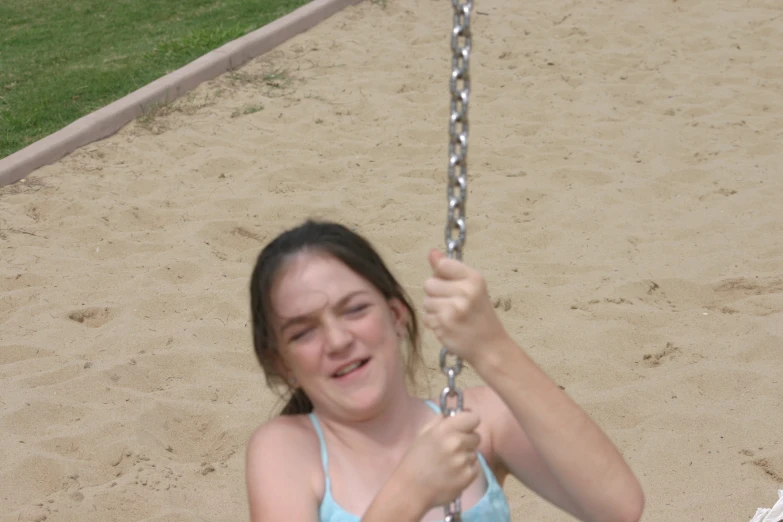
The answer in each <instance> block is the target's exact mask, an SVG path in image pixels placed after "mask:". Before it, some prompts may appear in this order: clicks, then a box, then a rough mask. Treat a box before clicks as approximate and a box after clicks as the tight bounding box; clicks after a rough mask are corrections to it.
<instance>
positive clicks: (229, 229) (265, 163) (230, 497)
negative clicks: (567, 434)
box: [0, 0, 783, 522]
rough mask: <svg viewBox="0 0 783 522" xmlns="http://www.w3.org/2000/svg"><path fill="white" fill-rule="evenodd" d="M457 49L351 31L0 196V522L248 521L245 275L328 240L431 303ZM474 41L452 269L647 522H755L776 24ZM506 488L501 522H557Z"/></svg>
mask: <svg viewBox="0 0 783 522" xmlns="http://www.w3.org/2000/svg"><path fill="white" fill-rule="evenodd" d="M384 4H385V5H384ZM451 21H452V19H451V7H450V3H449V2H432V1H430V2H414V1H413V0H389V1H388V2H366V3H364V4H362V5H359V6H355V7H350V8H348V9H346V10H344V11H343V12H341V13H339V14H337V15H335V16H334V17H332V18H330V19H328V20H326V21H325V22H323V23H322V24H320V25H319V26H318V27H316V28H315V29H313V30H311V31H309V32H307V33H304V34H302V35H300V36H298V37H296V38H294V39H292V40H290V41H288V42H287V43H285V44H284V45H282V46H281V47H279V48H277V49H276V50H274V51H273V52H271V53H269V54H267V55H264V56H261V57H259V58H257V59H255V60H253V61H252V62H250V63H249V64H248V65H247V66H246V67H243V68H241V69H238V70H236V71H232V72H230V73H227V74H225V75H223V76H221V77H219V78H217V79H215V80H213V81H210V82H208V83H206V84H204V85H202V86H201V87H199V88H198V89H197V90H195V91H194V92H192V93H191V94H190V95H188V96H185V97H184V98H181V99H179V100H177V101H176V102H174V103H172V104H170V105H166V106H161V107H157V108H155V109H154V110H151V111H149V113H148V114H147V115H145V116H144V117H143V118H141V119H139V120H138V121H136V122H134V123H131V124H129V125H128V126H126V127H125V128H123V129H122V130H121V131H120V132H119V133H117V134H116V135H114V136H112V137H111V138H109V139H106V140H103V141H100V142H97V143H93V144H90V145H88V146H85V147H83V148H82V149H80V150H78V151H76V152H75V153H73V154H71V155H69V156H68V157H66V158H64V159H63V160H61V161H59V162H58V163H56V164H53V165H50V166H47V167H44V168H41V169H39V170H38V171H36V172H35V173H33V174H32V175H30V176H29V177H28V178H26V179H25V180H24V181H23V182H19V183H16V184H14V185H10V186H7V187H5V188H2V189H0V252H2V255H1V256H0V406H1V408H0V448H2V449H0V521H2V522H11V521H14V522H15V521H19V520H27V521H32V520H37V521H41V520H48V521H84V520H96V521H97V520H100V521H108V520H112V521H140V520H144V521H166V522H177V521H182V522H185V521H188V522H190V521H194V520H204V521H207V520H208V521H236V520H243V519H247V507H246V497H245V488H244V475H243V473H244V447H245V443H246V441H247V439H248V436H249V434H250V433H251V431H252V430H253V428H254V427H255V426H256V425H258V424H259V423H260V422H262V421H263V420H265V419H267V418H268V417H269V415H271V414H272V413H273V412H274V411H275V408H277V407H278V406H279V404H278V402H277V399H276V397H275V395H274V394H273V393H271V392H269V391H268V390H267V389H266V388H265V385H264V380H263V376H262V373H261V370H260V368H259V367H258V365H257V363H256V361H255V359H254V355H253V352H252V346H251V338H250V328H249V325H248V318H249V304H248V301H249V297H248V290H247V288H248V280H249V275H250V271H251V270H252V267H253V263H254V261H255V258H256V256H257V254H258V252H259V251H260V249H261V247H262V246H263V245H264V244H265V242H266V241H268V240H269V239H270V238H272V237H273V235H275V234H276V233H278V232H280V231H281V230H283V229H284V228H286V227H288V226H291V225H294V224H296V223H298V222H300V221H301V220H303V219H304V218H307V217H322V218H329V219H335V220H339V221H341V222H343V223H345V224H348V225H350V226H353V227H356V228H357V229H358V230H359V231H360V232H361V233H363V234H364V235H366V236H367V237H368V238H369V239H371V240H372V241H373V243H374V244H375V245H377V246H378V248H379V250H380V251H381V252H382V254H383V255H384V256H385V258H386V259H387V260H388V262H389V263H390V265H391V266H392V267H393V270H394V272H395V273H396V274H397V275H398V276H400V278H401V279H402V281H403V282H404V283H405V285H406V286H407V287H408V288H409V290H410V293H411V295H412V297H413V298H414V299H415V300H416V301H417V302H418V303H420V302H421V299H422V294H423V292H422V284H423V281H424V280H425V278H426V277H427V275H428V270H429V269H428V264H427V260H426V253H427V251H428V250H429V249H430V248H431V247H442V245H443V228H444V223H445V216H446V194H445V173H446V162H447V156H446V147H447V134H446V129H447V122H448V74H449V70H450V61H449V60H450V54H449V31H450V27H451ZM473 28H474V50H473V53H472V59H471V72H472V88H473V91H472V97H471V105H470V118H471V127H470V157H469V158H470V159H469V189H470V196H469V200H468V206H467V214H468V242H467V245H466V251H465V259H466V261H467V262H468V263H469V264H471V265H473V266H475V267H477V268H479V269H480V270H481V271H482V272H483V273H484V274H485V275H486V277H487V280H488V283H489V286H490V291H491V293H492V298H493V299H494V300H495V302H496V304H497V307H498V310H499V313H500V315H501V317H502V319H503V321H504V323H505V324H506V325H507V327H508V329H509V330H510V331H511V332H512V333H513V334H514V336H515V337H516V338H517V339H518V340H519V341H520V343H521V344H522V345H523V346H525V347H526V349H527V350H528V352H529V353H530V354H531V356H532V357H533V358H534V359H535V360H536V361H537V362H538V363H539V364H540V365H541V366H542V367H543V368H544V369H545V370H546V371H547V372H548V373H549V374H550V375H551V376H552V377H553V378H554V379H555V380H556V381H557V382H558V383H559V384H560V385H561V386H563V387H564V388H565V390H566V392H567V393H569V394H570V395H571V396H572V397H573V398H574V399H575V400H576V401H577V402H578V403H579V404H581V405H582V406H583V407H584V408H585V409H586V410H587V411H588V412H589V413H590V414H591V415H592V416H593V418H594V419H596V421H598V423H599V424H600V425H601V426H602V427H604V428H605V429H606V431H607V432H608V433H609V435H610V436H611V438H612V439H613V440H614V441H615V442H616V443H617V445H618V447H619V448H620V449H621V451H622V453H623V454H624V455H625V456H626V457H627V459H628V460H629V462H630V464H631V466H632V467H633V469H634V470H635V471H636V473H637V474H638V476H639V477H640V480H641V482H642V484H643V486H644V489H645V493H646V495H647V508H646V516H645V520H648V521H661V522H669V521H675V520H702V519H704V520H717V519H720V520H740V521H742V520H747V519H749V518H750V517H751V516H752V514H753V512H754V511H755V509H756V507H759V506H768V505H770V504H771V502H772V501H773V500H774V499H775V498H776V495H775V490H776V489H777V488H778V487H780V485H781V482H783V445H781V442H780V440H781V439H780V433H781V432H782V431H783V415H781V414H780V404H781V387H782V386H783V380H782V379H783V377H781V374H780V368H781V367H783V350H782V349H781V344H782V343H783V316H782V315H781V313H782V312H783V268H782V267H783V263H781V259H782V258H783V239H781V238H783V206H781V204H780V202H781V201H783V179H782V178H781V176H780V171H779V169H780V165H781V164H783V148H781V146H780V143H781V139H783V134H781V128H783V117H782V116H781V114H783V97H781V92H783V67H781V65H780V56H781V53H783V10H781V6H780V5H779V3H778V2H776V1H773V0H749V1H742V2H738V1H732V0H694V1H690V2H682V1H680V2H677V1H665V2H661V1H653V0H643V1H639V2H634V3H631V4H629V3H627V2H620V1H618V0H606V1H602V2H570V1H566V0H551V1H544V0H531V1H528V2H523V3H519V4H514V5H513V6H512V5H511V4H509V3H508V2H500V1H498V0H482V1H481V2H479V3H477V5H476V13H475V15H474V17H473ZM438 350H439V346H438V345H437V343H436V342H435V341H434V338H433V337H432V336H431V335H427V336H426V337H425V358H426V361H427V364H428V365H429V366H430V368H431V371H430V372H429V376H430V389H431V390H432V391H433V392H434V391H436V390H437V389H439V387H440V386H442V384H443V382H444V379H443V377H442V376H441V375H440V374H439V373H438V372H437V371H436V369H435V368H436V367H437V352H438ZM461 379H462V383H464V384H466V385H467V384H475V383H478V379H477V377H476V376H475V374H474V373H472V372H470V371H467V372H465V373H463V376H461ZM425 385H426V383H425ZM506 491H507V493H508V495H509V499H510V502H511V505H512V508H513V512H514V520H515V521H523V520H537V521H541V522H553V521H565V520H569V518H568V517H566V516H565V515H563V514H562V513H559V512H558V511H556V510H555V509H553V508H552V507H550V506H549V505H547V504H546V503H545V502H544V501H543V500H540V499H538V498H537V497H535V496H534V495H533V494H532V493H531V492H529V491H528V490H526V489H525V488H524V487H522V486H520V485H519V484H517V483H515V482H513V481H509V482H508V483H507V486H506ZM44 517H46V518H44Z"/></svg>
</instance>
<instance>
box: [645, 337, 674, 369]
mask: <svg viewBox="0 0 783 522" xmlns="http://www.w3.org/2000/svg"><path fill="white" fill-rule="evenodd" d="M681 352H682V350H680V348H679V347H678V346H675V345H674V344H672V343H670V342H667V343H666V348H664V349H663V350H661V351H660V352H657V353H648V354H645V355H644V357H642V361H643V362H644V364H645V365H646V366H647V367H648V368H655V367H657V366H660V365H661V364H662V363H664V362H667V361H670V360H672V359H675V358H676V357H677V356H678V355H679V354H680V353H681Z"/></svg>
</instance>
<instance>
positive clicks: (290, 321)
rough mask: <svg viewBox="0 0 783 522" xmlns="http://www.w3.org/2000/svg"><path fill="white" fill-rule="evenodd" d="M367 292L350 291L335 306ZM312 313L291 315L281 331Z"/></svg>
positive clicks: (305, 318) (339, 305) (303, 320)
mask: <svg viewBox="0 0 783 522" xmlns="http://www.w3.org/2000/svg"><path fill="white" fill-rule="evenodd" d="M367 293H369V292H367V290H356V291H354V292H350V293H348V294H346V295H344V296H343V297H341V298H340V300H339V301H337V303H335V305H334V306H335V307H336V308H339V307H341V306H344V305H345V303H347V302H348V301H350V300H351V299H353V298H354V297H356V296H357V295H361V294H367ZM312 315H313V312H311V313H308V314H302V315H297V316H294V317H289V318H288V319H286V320H285V322H284V323H283V325H282V326H281V327H280V333H283V332H285V331H286V330H287V329H288V328H290V327H292V326H295V325H297V324H299V323H303V322H306V321H307V320H308V319H309V318H310V316H312Z"/></svg>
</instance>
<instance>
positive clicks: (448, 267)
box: [429, 249, 470, 280]
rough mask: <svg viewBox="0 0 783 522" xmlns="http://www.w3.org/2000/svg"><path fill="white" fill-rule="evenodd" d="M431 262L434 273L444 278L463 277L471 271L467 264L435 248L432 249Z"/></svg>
mask: <svg viewBox="0 0 783 522" xmlns="http://www.w3.org/2000/svg"><path fill="white" fill-rule="evenodd" d="M429 262H430V267H431V268H432V272H433V274H435V275H436V276H438V277H440V278H442V279H450V280H455V279H462V278H464V277H465V276H467V275H468V274H469V273H470V270H469V269H468V267H467V266H466V265H464V264H463V263H461V262H459V261H457V260H456V259H449V258H448V257H446V254H444V253H443V252H440V251H438V250H435V249H432V250H430V255H429Z"/></svg>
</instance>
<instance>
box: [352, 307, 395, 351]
mask: <svg viewBox="0 0 783 522" xmlns="http://www.w3.org/2000/svg"><path fill="white" fill-rule="evenodd" d="M360 331H361V336H362V339H364V341H365V342H366V343H367V344H368V345H370V346H369V347H370V348H382V347H386V346H393V347H395V349H396V346H397V334H396V333H395V330H394V325H393V324H391V322H390V321H389V318H388V317H386V316H384V315H383V314H382V313H373V314H370V315H368V316H367V317H365V318H364V321H362V322H361V325H360Z"/></svg>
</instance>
